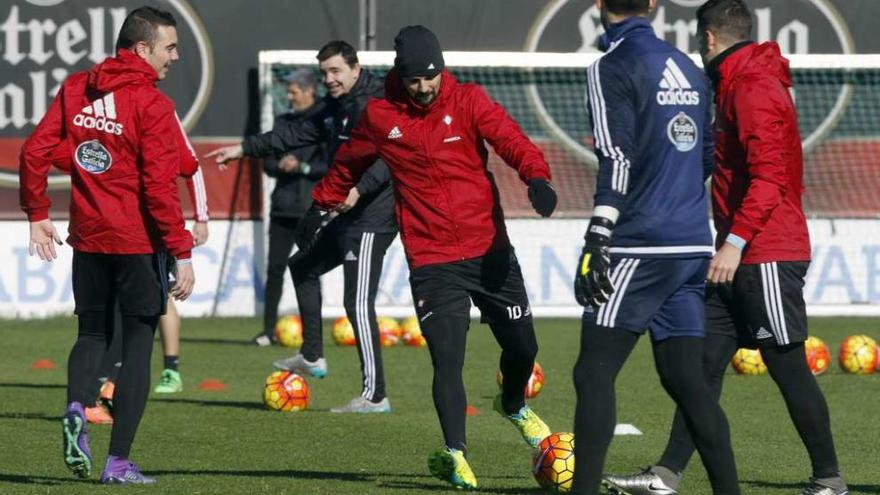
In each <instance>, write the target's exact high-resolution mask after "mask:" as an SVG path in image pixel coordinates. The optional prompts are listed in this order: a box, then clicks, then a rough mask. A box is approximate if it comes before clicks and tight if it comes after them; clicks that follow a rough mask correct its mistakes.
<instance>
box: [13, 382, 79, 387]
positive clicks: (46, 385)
mask: <svg viewBox="0 0 880 495" xmlns="http://www.w3.org/2000/svg"><path fill="white" fill-rule="evenodd" d="M0 388H67V385H65V384H63V383H2V382H0Z"/></svg>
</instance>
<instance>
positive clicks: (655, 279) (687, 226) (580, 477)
mask: <svg viewBox="0 0 880 495" xmlns="http://www.w3.org/2000/svg"><path fill="white" fill-rule="evenodd" d="M655 4H656V1H655V0H598V1H597V6H598V7H599V8H600V12H601V15H602V22H603V24H604V26H605V29H606V33H605V35H604V36H603V38H602V40H601V43H600V44H601V48H602V49H603V50H604V51H605V52H606V53H605V55H604V56H602V57H601V58H600V59H599V60H598V61H596V62H595V63H594V64H593V65H591V66H590V68H589V69H588V71H587V76H588V77H587V79H588V81H587V86H588V97H587V106H588V110H589V114H590V118H591V121H592V128H593V135H594V137H595V148H596V154H597V156H598V158H599V172H598V180H597V187H596V195H595V198H594V205H595V206H594V210H593V217H592V218H591V220H590V223H589V226H588V227H587V232H586V234H585V241H586V243H585V246H584V249H583V253H582V255H581V258H580V260H579V263H578V266H577V274H576V279H575V295H576V297H577V301H578V302H579V303H580V304H582V305H583V306H585V310H584V314H583V318H582V327H581V349H580V356H579V357H578V360H577V363H576V365H575V369H574V382H575V389H576V391H577V408H576V411H575V426H574V430H575V431H574V433H575V438H576V443H575V457H576V459H577V469H575V473H574V486H573V487H572V493H577V494H579V495H596V494H597V493H598V492H599V484H600V482H601V479H602V468H603V465H604V462H605V455H606V453H607V451H608V447H609V445H610V443H611V440H612V438H613V434H614V425H615V421H616V417H615V416H616V411H615V407H616V405H615V402H616V399H615V390H614V388H615V380H616V378H617V375H618V373H619V372H620V369H621V368H622V367H623V364H624V362H625V361H626V359H627V358H628V357H629V355H630V353H631V352H632V350H633V348H634V347H635V345H636V343H637V342H638V339H639V337H640V335H641V334H643V333H645V331H648V332H650V335H651V343H652V347H653V352H654V361H655V365H656V368H657V372H658V374H659V375H660V382H661V384H662V385H663V388H664V389H665V390H666V392H667V393H668V394H669V395H670V397H671V398H672V399H673V400H674V401H675V403H676V404H677V405H678V406H679V408H680V410H681V411H682V413H683V414H684V417H685V419H686V423H687V426H688V430H689V431H690V433H691V436H692V437H693V438H694V443H695V444H696V446H697V450H698V451H699V452H700V456H701V457H702V460H703V464H704V465H705V466H706V470H707V472H708V474H709V480H710V482H711V484H712V490H713V493H714V494H715V495H722V494H723V495H738V494H739V493H740V492H739V487H738V486H737V475H736V465H735V462H734V457H733V451H732V450H731V446H730V435H729V431H728V425H727V418H726V417H725V416H724V412H723V411H722V410H721V407H720V406H719V405H718V400H717V398H713V397H712V395H711V394H710V393H709V388H708V386H707V384H706V382H705V380H703V369H702V362H701V361H700V360H699V359H694V356H699V355H701V354H702V350H703V340H704V336H705V311H704V305H703V295H704V290H705V286H706V274H707V272H708V268H709V259H710V256H711V254H712V237H711V233H710V231H709V218H708V198H707V194H706V188H705V186H704V182H705V180H706V179H707V178H708V176H709V174H710V172H711V170H712V166H713V146H712V139H711V119H710V110H711V107H710V105H711V99H710V91H709V81H708V80H707V78H706V76H705V74H704V73H703V72H702V71H701V70H700V69H699V68H698V67H697V66H696V65H695V64H694V63H693V62H692V61H691V60H690V58H689V57H688V56H687V55H686V54H684V53H682V52H681V51H679V50H677V49H676V48H675V47H674V46H672V45H670V44H668V43H666V42H665V41H663V40H661V39H658V38H657V36H656V35H655V34H654V31H653V29H652V27H651V23H650V21H649V20H648V19H647V16H648V14H649V13H650V11H651V10H652V9H653V8H654V7H655Z"/></svg>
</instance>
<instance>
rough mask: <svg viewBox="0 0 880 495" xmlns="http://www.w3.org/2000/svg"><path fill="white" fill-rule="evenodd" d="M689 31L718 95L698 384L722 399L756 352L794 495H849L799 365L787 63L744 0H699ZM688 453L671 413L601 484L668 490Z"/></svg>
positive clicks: (799, 218) (679, 421)
mask: <svg viewBox="0 0 880 495" xmlns="http://www.w3.org/2000/svg"><path fill="white" fill-rule="evenodd" d="M697 31H698V33H699V36H700V41H701V53H702V55H703V60H704V62H705V65H706V71H707V72H708V73H709V76H710V77H711V78H712V81H713V82H714V83H715V93H716V98H715V102H716V112H715V116H716V124H715V132H716V140H715V158H716V167H715V171H714V173H713V174H712V211H713V216H714V222H715V229H716V231H717V232H718V234H717V236H716V239H715V244H716V247H717V248H718V252H717V253H716V254H715V257H714V259H713V260H712V264H711V266H710V269H709V282H710V284H709V287H708V288H707V291H706V317H707V328H706V331H707V336H706V345H705V346H704V350H703V362H704V368H705V369H704V372H705V374H706V380H707V381H708V383H709V388H710V389H711V393H712V394H713V397H716V398H717V397H720V395H721V386H722V381H723V379H724V370H725V369H726V368H727V363H729V362H730V359H731V357H732V356H733V354H734V353H735V352H736V349H737V347H750V348H760V349H761V355H762V356H763V357H764V362H765V363H766V364H767V369H768V370H769V372H770V376H771V377H773V381H774V382H776V386H777V387H779V391H780V392H781V393H782V397H783V399H784V400H785V405H786V407H787V408H788V414H789V416H790V417H791V421H792V423H794V426H795V429H796V430H797V432H798V434H799V435H800V437H801V441H802V442H803V443H804V446H805V447H806V450H807V453H808V454H809V457H810V463H811V465H812V469H813V479H811V480H810V484H809V485H808V486H807V487H806V488H805V489H804V490H803V492H802V495H845V494H846V493H848V489H847V486H846V483H845V482H844V480H843V477H842V475H841V474H840V467H839V465H838V462H837V453H836V451H835V448H834V439H833V436H832V433H831V420H830V415H829V412H828V405H827V403H826V402H825V397H824V396H823V395H822V390H821V389H820V388H819V385H818V384H817V383H816V378H815V377H814V376H813V374H812V372H810V368H809V366H808V365H807V362H806V360H805V359H804V340H805V339H806V338H807V315H806V305H805V303H804V295H803V287H804V276H805V275H806V272H807V267H808V266H809V264H810V237H809V232H808V231H807V222H806V219H805V217H804V213H803V208H802V206H801V195H802V194H803V189H804V188H803V178H802V177H803V152H802V150H801V137H800V133H799V132H798V122H797V111H796V109H795V106H794V101H793V100H792V98H791V95H790V93H789V89H790V88H791V86H792V79H791V73H790V71H789V68H788V61H787V60H785V58H783V57H782V54H781V53H780V50H779V46H778V45H777V44H776V43H773V42H767V43H760V44H758V43H755V42H754V41H751V39H750V37H751V31H752V15H751V12H749V8H748V6H747V5H746V4H745V2H744V1H743V0H710V1H708V2H706V3H705V4H703V6H702V7H700V8H699V9H698V10H697ZM693 452H694V444H693V441H692V440H691V437H690V435H688V431H687V428H686V426H685V419H684V418H683V417H682V415H681V411H677V412H676V415H675V419H674V421H673V423H672V432H671V433H670V437H669V443H668V444H667V446H666V450H665V451H664V452H663V456H662V457H661V458H660V460H659V461H658V462H657V464H655V465H654V466H651V467H650V468H648V469H647V470H645V471H644V472H642V473H639V474H635V475H630V476H617V475H608V476H606V479H605V483H606V485H607V486H608V487H609V488H611V489H612V490H615V491H617V492H619V493H627V494H630V495H673V494H675V493H678V485H679V482H680V481H681V476H682V472H683V471H684V469H685V467H686V466H687V464H688V461H689V460H690V458H691V456H692V455H693Z"/></svg>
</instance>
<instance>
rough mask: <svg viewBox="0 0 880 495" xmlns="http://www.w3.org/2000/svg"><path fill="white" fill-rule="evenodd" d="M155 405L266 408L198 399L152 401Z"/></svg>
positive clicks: (250, 402)
mask: <svg viewBox="0 0 880 495" xmlns="http://www.w3.org/2000/svg"><path fill="white" fill-rule="evenodd" d="M151 401H152V402H155V403H163V402H164V403H174V404H195V405H198V406H205V407H232V408H238V409H260V410H265V409H266V406H264V405H263V404H261V403H259V402H255V401H243V400H198V399H151Z"/></svg>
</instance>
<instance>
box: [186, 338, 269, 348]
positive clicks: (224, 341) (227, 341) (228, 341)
mask: <svg viewBox="0 0 880 495" xmlns="http://www.w3.org/2000/svg"><path fill="white" fill-rule="evenodd" d="M180 341H181V342H191V343H193V344H225V345H229V344H231V345H242V346H248V347H253V348H255V349H256V347H257V346H256V345H254V343H253V342H251V341H250V339H218V338H216V337H207V338H200V337H181V338H180Z"/></svg>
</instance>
